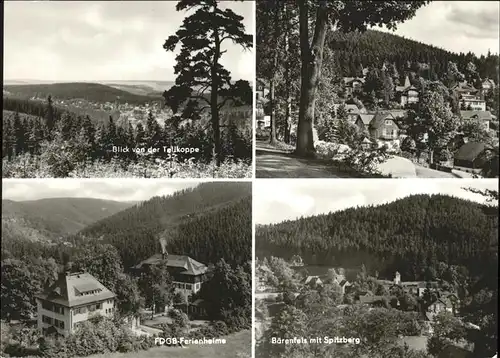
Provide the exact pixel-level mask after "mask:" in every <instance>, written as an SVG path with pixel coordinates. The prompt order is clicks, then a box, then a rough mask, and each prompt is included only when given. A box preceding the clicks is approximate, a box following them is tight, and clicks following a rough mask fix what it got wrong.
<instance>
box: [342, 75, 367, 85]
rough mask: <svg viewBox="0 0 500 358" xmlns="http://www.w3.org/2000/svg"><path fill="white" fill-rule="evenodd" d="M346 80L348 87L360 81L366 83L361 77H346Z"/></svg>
mask: <svg viewBox="0 0 500 358" xmlns="http://www.w3.org/2000/svg"><path fill="white" fill-rule="evenodd" d="M343 80H344V83H345V84H346V85H347V84H349V83H351V82H354V81H359V82H361V83H365V79H364V78H360V77H344V78H343Z"/></svg>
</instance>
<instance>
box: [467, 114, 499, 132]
mask: <svg viewBox="0 0 500 358" xmlns="http://www.w3.org/2000/svg"><path fill="white" fill-rule="evenodd" d="M460 117H461V118H462V119H463V120H464V121H479V122H481V123H482V124H483V125H484V128H485V129H486V130H489V129H490V122H491V120H492V119H493V118H494V117H495V116H493V115H492V114H491V112H490V111H460Z"/></svg>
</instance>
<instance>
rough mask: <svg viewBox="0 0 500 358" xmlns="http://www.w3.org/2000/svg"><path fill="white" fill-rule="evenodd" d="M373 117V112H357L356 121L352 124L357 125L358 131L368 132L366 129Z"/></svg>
mask: <svg viewBox="0 0 500 358" xmlns="http://www.w3.org/2000/svg"><path fill="white" fill-rule="evenodd" d="M374 117H375V113H361V114H358V117H357V118H356V122H354V124H356V125H357V126H358V127H359V130H360V131H366V132H368V129H369V127H370V123H371V121H372V119H373V118H374Z"/></svg>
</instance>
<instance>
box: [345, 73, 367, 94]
mask: <svg viewBox="0 0 500 358" xmlns="http://www.w3.org/2000/svg"><path fill="white" fill-rule="evenodd" d="M342 80H343V82H344V86H345V89H346V92H347V94H348V95H352V94H353V93H355V92H358V91H361V90H362V89H363V85H364V84H365V79H364V78H361V77H344V78H343V79H342Z"/></svg>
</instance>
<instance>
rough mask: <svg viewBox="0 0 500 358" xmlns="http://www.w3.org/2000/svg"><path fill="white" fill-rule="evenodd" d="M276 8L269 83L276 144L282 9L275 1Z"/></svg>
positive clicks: (274, 142)
mask: <svg viewBox="0 0 500 358" xmlns="http://www.w3.org/2000/svg"><path fill="white" fill-rule="evenodd" d="M274 6H275V8H274V39H275V41H276V48H275V50H274V53H273V69H272V74H271V79H270V81H269V82H270V83H269V87H270V88H269V97H270V103H269V104H270V107H271V123H270V124H271V133H270V135H269V143H270V144H276V142H277V140H276V100H275V92H276V80H277V76H276V72H277V68H278V55H279V49H278V44H279V40H278V39H279V36H280V16H279V15H280V11H281V9H280V8H279V6H280V5H279V3H278V2H275V5H274Z"/></svg>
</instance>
